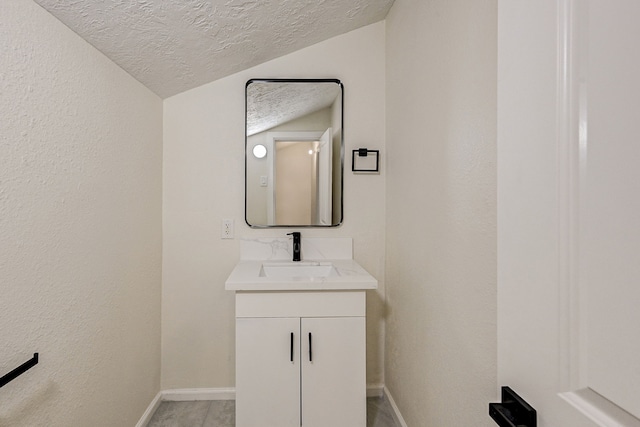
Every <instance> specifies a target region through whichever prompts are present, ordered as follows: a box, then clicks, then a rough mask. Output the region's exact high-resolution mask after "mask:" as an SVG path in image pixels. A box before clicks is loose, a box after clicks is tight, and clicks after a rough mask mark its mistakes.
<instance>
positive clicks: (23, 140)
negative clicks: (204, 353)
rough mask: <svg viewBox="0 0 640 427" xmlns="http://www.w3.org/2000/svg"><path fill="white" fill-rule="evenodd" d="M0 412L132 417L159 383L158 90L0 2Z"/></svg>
mask: <svg viewBox="0 0 640 427" xmlns="http://www.w3.org/2000/svg"><path fill="white" fill-rule="evenodd" d="M0 40H2V42H1V43H0V58H2V60H1V62H2V66H1V67H0V307H1V309H0V331H1V333H0V336H1V339H0V341H1V343H0V375H2V374H4V373H6V372H8V371H9V370H11V369H13V368H14V367H16V366H18V365H19V364H21V363H23V362H25V361H26V360H27V359H29V358H31V356H32V354H33V353H34V352H39V353H40V363H39V364H38V365H36V366H35V367H34V368H32V369H31V370H30V371H29V372H27V373H26V374H24V375H23V376H21V377H19V378H17V379H16V380H14V381H13V382H11V383H9V384H8V385H6V386H5V387H4V388H3V389H2V390H1V392H0V395H1V397H0V401H1V404H0V426H3V427H8V426H11V427H20V426H25V427H26V426H28V427H37V426H47V427H57V426H60V427H68V426H105V427H112V426H131V425H134V424H135V423H136V422H137V420H138V419H139V418H140V416H141V414H142V413H143V412H144V410H145V408H146V407H147V405H148V404H149V402H150V401H151V399H153V397H154V395H155V394H156V393H157V392H158V390H159V387H160V280H161V265H160V263H161V238H160V235H161V234H160V233H161V172H162V169H161V167H162V151H161V150H162V148H161V147H162V123H161V120H162V101H161V100H160V99H159V98H158V97H157V96H155V95H154V94H153V93H152V92H150V91H149V90H148V89H146V88H145V87H143V86H142V85H141V84H140V83H138V82H137V81H135V80H134V79H133V78H131V77H130V76H129V75H127V74H126V73H125V72H124V71H123V70H122V69H120V68H119V67H117V66H116V65H114V64H113V63H112V62H111V61H109V60H108V59H107V58H105V57H104V56H103V55H102V54H100V53H98V52H97V51H96V50H95V49H94V48H93V47H91V46H90V45H88V44H87V43H86V42H84V41H83V40H82V39H80V38H79V37H78V36H77V35H76V34H74V33H73V32H71V31H70V30H69V29H68V28H67V27H66V26H64V25H63V24H61V23H60V22H59V21H58V20H56V19H55V18H53V17H52V16H51V15H49V14H48V13H47V12H45V11H44V10H43V9H41V8H40V7H39V6H37V5H36V4H35V3H34V2H32V1H22V0H3V1H2V2H0Z"/></svg>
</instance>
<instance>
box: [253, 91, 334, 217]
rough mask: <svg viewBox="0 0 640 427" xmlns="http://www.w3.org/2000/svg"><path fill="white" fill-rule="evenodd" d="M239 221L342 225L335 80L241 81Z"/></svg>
mask: <svg viewBox="0 0 640 427" xmlns="http://www.w3.org/2000/svg"><path fill="white" fill-rule="evenodd" d="M245 97H246V98H245V99H246V111H245V113H246V116H245V117H246V120H245V220H246V222H247V224H248V225H250V226H251V227H256V228H262V227H335V226H338V225H340V224H341V223H342V186H343V157H344V148H343V120H342V116H343V113H342V109H343V98H344V95H343V87H342V83H341V82H340V80H336V79H251V80H249V81H248V82H247V84H246V87H245Z"/></svg>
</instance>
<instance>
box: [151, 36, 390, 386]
mask: <svg viewBox="0 0 640 427" xmlns="http://www.w3.org/2000/svg"><path fill="white" fill-rule="evenodd" d="M261 77H271V78H274V77H294V78H305V77H316V78H317V77H334V78H338V79H340V80H342V82H343V83H344V86H345V108H344V115H345V117H344V119H345V124H344V131H345V134H344V137H345V142H346V153H347V161H346V162H345V168H346V173H345V183H344V185H345V196H344V197H345V212H344V215H345V220H344V224H343V225H342V226H341V227H339V228H332V229H324V230H322V229H304V230H302V233H303V235H304V236H308V237H312V236H313V237H317V236H328V237H334V236H335V237H343V236H347V237H353V238H354V253H355V258H356V260H357V261H358V262H359V263H360V264H361V265H362V266H363V267H364V268H366V269H367V270H368V271H369V272H370V273H371V274H372V275H373V276H375V277H376V278H377V279H378V280H379V283H380V288H379V289H378V291H377V292H376V291H372V292H370V293H368V295H367V298H368V301H367V309H368V312H367V314H368V316H369V318H368V322H367V334H368V352H367V358H368V378H367V379H368V381H369V382H370V383H380V382H382V363H383V361H382V351H383V350H382V349H383V344H382V342H383V328H382V322H383V302H382V301H383V296H384V235H385V231H384V168H383V172H382V174H381V175H369V176H364V175H353V174H352V173H351V172H350V169H351V157H350V153H351V150H352V149H355V148H358V147H360V146H367V147H370V148H372V149H375V148H379V149H382V150H383V151H382V152H384V132H385V129H384V103H385V97H384V24H383V23H378V24H373V25H370V26H367V27H364V28H362V29H359V30H356V31H353V32H351V33H348V34H345V35H343V36H339V37H336V38H334V39H330V40H328V41H326V42H323V43H319V44H317V45H314V46H312V47H310V48H306V49H303V50H300V51H298V52H295V53H293V54H290V55H287V56H284V57H282V58H279V59H276V60H274V61H270V62H267V63H265V64H262V65H260V66H258V67H255V68H252V69H249V70H247V71H244V72H242V73H238V74H234V75H233V76H230V77H227V78H224V79H221V80H218V81H216V82H213V83H210V84H207V85H204V86H202V87H199V88H196V89H193V90H190V91H188V92H185V93H182V94H180V95H176V96H174V97H171V98H168V99H166V100H165V106H164V129H165V130H164V174H163V176H164V184H163V194H164V199H163V204H164V221H163V230H164V234H163V242H164V245H163V250H164V252H163V258H164V262H163V296H162V306H163V312H162V322H163V323H162V336H163V339H162V387H163V389H164V388H177V387H230V386H233V385H234V384H235V377H234V374H235V371H234V356H235V352H234V347H235V340H234V330H235V328H234V315H235V310H234V294H233V292H229V291H225V290H224V282H225V280H226V278H227V276H228V275H229V273H230V272H231V270H232V269H233V267H234V266H235V264H236V262H237V261H238V258H239V255H240V245H239V238H240V237H242V236H247V237H257V236H284V235H285V233H287V232H289V231H291V230H287V229H282V228H280V229H272V230H254V229H250V228H248V227H247V226H246V224H245V223H244V85H245V82H246V81H247V80H248V79H249V78H261ZM223 218H233V219H235V232H236V239H235V240H221V239H220V223H221V220H222V219H223Z"/></svg>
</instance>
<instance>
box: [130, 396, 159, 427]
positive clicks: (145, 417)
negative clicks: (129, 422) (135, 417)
mask: <svg viewBox="0 0 640 427" xmlns="http://www.w3.org/2000/svg"><path fill="white" fill-rule="evenodd" d="M160 402H162V392H161V391H160V392H158V394H156V397H154V398H153V400H152V401H151V403H150V404H149V406H148V407H147V410H146V411H144V414H142V417H141V418H140V421H138V423H137V424H136V427H146V426H147V424H149V421H151V417H153V414H154V413H155V412H156V409H158V406H160Z"/></svg>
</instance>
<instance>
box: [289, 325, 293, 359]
mask: <svg viewBox="0 0 640 427" xmlns="http://www.w3.org/2000/svg"><path fill="white" fill-rule="evenodd" d="M289 359H290V360H291V362H293V332H291V344H290V348H289Z"/></svg>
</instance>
